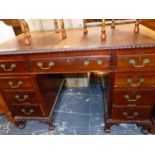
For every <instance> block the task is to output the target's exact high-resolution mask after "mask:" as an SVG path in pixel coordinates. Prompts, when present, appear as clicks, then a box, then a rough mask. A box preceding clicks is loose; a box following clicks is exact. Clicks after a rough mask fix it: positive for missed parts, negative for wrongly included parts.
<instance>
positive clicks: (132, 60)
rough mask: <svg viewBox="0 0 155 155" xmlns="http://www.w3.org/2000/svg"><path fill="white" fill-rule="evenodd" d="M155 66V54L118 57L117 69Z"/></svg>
mask: <svg viewBox="0 0 155 155" xmlns="http://www.w3.org/2000/svg"><path fill="white" fill-rule="evenodd" d="M154 66H155V54H132V55H117V61H116V67H117V68H147V67H154Z"/></svg>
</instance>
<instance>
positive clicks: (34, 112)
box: [13, 106, 42, 117]
mask: <svg viewBox="0 0 155 155" xmlns="http://www.w3.org/2000/svg"><path fill="white" fill-rule="evenodd" d="M13 115H14V116H27V117H39V116H42V112H41V109H40V107H39V106H13Z"/></svg>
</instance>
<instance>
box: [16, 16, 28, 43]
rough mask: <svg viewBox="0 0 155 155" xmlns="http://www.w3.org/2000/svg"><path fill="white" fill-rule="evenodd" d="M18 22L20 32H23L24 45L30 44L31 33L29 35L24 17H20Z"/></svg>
mask: <svg viewBox="0 0 155 155" xmlns="http://www.w3.org/2000/svg"><path fill="white" fill-rule="evenodd" d="M19 22H20V26H21V29H22V32H23V33H24V42H25V44H26V45H30V41H31V35H30V30H29V26H28V24H27V23H26V21H25V20H24V19H20V20H19Z"/></svg>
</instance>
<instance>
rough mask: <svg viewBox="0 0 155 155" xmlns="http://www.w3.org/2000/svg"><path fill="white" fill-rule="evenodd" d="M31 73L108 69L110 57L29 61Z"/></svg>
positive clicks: (78, 57)
mask: <svg viewBox="0 0 155 155" xmlns="http://www.w3.org/2000/svg"><path fill="white" fill-rule="evenodd" d="M30 61H31V67H32V71H34V72H52V71H57V70H63V69H64V68H65V71H67V70H68V71H70V70H72V69H77V68H86V69H87V68H108V67H109V62H110V55H107V56H90V57H86V56H84V57H83V56H75V57H63V58H62V57H59V58H50V59H49V58H39V59H30Z"/></svg>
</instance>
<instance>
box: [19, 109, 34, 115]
mask: <svg viewBox="0 0 155 155" xmlns="http://www.w3.org/2000/svg"><path fill="white" fill-rule="evenodd" d="M21 112H22V113H24V114H25V115H31V114H32V113H33V112H34V110H33V109H30V110H29V111H26V110H25V109H21Z"/></svg>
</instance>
